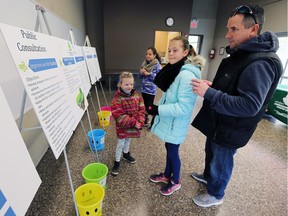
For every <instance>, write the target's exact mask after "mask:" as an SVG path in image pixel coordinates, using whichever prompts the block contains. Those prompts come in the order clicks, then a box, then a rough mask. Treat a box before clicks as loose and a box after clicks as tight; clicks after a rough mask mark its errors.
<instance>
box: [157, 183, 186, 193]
mask: <svg viewBox="0 0 288 216" xmlns="http://www.w3.org/2000/svg"><path fill="white" fill-rule="evenodd" d="M180 188H181V184H180V182H179V183H178V184H176V183H175V182H174V181H173V180H170V181H169V182H168V184H167V185H165V186H164V187H162V188H161V189H160V193H161V194H162V195H164V196H169V195H171V194H173V193H174V192H175V191H177V190H179V189H180Z"/></svg>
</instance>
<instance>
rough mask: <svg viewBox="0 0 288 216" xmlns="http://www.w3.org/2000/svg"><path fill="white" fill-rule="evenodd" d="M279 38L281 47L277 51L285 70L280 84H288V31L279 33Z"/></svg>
mask: <svg viewBox="0 0 288 216" xmlns="http://www.w3.org/2000/svg"><path fill="white" fill-rule="evenodd" d="M276 35H277V36H278V39H279V49H278V51H277V55H278V56H279V58H280V59H281V61H282V64H283V68H284V72H283V75H282V77H281V79H280V81H279V84H288V69H287V64H288V52H287V47H288V35H287V32H285V33H278V34H276Z"/></svg>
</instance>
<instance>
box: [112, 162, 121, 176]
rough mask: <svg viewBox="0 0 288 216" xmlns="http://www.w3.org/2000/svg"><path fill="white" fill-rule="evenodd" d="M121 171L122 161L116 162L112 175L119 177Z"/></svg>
mask: <svg viewBox="0 0 288 216" xmlns="http://www.w3.org/2000/svg"><path fill="white" fill-rule="evenodd" d="M119 169H120V161H119V162H118V161H114V166H113V168H112V172H111V174H112V175H114V176H117V175H118V173H119Z"/></svg>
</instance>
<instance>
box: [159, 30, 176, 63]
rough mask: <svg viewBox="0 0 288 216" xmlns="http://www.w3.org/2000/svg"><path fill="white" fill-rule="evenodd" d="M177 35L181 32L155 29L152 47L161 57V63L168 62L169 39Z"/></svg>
mask: <svg viewBox="0 0 288 216" xmlns="http://www.w3.org/2000/svg"><path fill="white" fill-rule="evenodd" d="M177 36H181V32H172V31H155V38H154V41H155V42H154V47H155V48H156V50H157V52H158V53H159V55H160V57H161V64H162V65H165V64H166V63H167V62H168V46H169V41H170V40H171V39H172V38H174V37H177Z"/></svg>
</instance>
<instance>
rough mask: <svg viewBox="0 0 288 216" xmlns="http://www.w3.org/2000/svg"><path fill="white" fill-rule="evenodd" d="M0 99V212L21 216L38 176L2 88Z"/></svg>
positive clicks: (25, 209) (27, 204)
mask: <svg viewBox="0 0 288 216" xmlns="http://www.w3.org/2000/svg"><path fill="white" fill-rule="evenodd" d="M0 101H1V112H0V119H1V121H0V136H1V142H0V149H1V150H0V215H25V213H26V211H27V209H28V207H29V205H30V203H31V202H32V200H33V197H34V196H35V194H36V192H37V190H38V188H39V186H40V184H41V179H40V177H39V175H38V173H37V171H36V169H35V167H34V164H33V162H32V159H31V157H30V155H29V153H28V150H27V148H26V145H25V143H24V141H23V139H22V136H21V134H20V132H19V130H18V127H17V125H16V123H15V120H14V117H13V114H12V112H11V110H10V108H9V105H8V102H7V100H6V97H5V95H4V93H3V90H2V87H0ZM20 182H21V183H20ZM13 213H14V214H13Z"/></svg>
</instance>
